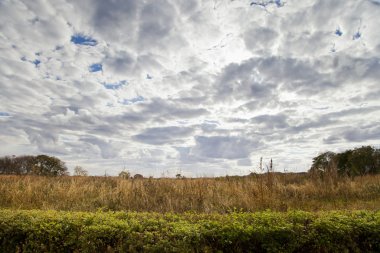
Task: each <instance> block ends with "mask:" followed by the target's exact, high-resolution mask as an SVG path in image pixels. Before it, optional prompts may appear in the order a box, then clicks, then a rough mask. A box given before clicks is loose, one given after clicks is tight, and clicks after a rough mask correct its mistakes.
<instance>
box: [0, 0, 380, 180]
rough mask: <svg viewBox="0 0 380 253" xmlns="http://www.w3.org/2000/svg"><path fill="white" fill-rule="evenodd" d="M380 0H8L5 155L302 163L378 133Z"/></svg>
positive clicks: (220, 171)
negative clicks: (318, 154) (319, 153)
mask: <svg viewBox="0 0 380 253" xmlns="http://www.w3.org/2000/svg"><path fill="white" fill-rule="evenodd" d="M379 16H380V4H379V1H378V0H366V1H355V0H349V1H346V0H337V1H327V0H309V1H302V2H300V1H292V0H290V1H286V2H285V1H280V0H278V1H277V0H276V1H245V0H237V1H212V0H210V1H208V0H206V1H200V0H189V1H174V0H159V1H153V0H148V1H136V0H127V1H124V0H114V1H111V0H95V1H93V0H83V1H71V0H68V1H64V0H55V1H42V0H36V1H26V0H25V1H23V0H15V1H0V24H2V25H0V44H1V47H0V91H1V92H0V125H1V127H0V140H1V143H2V145H0V155H22V154H39V153H47V154H50V155H56V156H58V157H60V158H61V159H63V160H65V161H67V163H68V165H69V168H70V169H73V167H74V166H75V165H81V166H83V167H85V168H86V169H88V170H89V171H90V173H91V174H104V170H107V173H108V174H117V173H118V172H119V171H120V170H121V169H122V168H123V167H124V166H126V167H127V168H128V169H130V170H131V171H132V172H133V173H141V174H144V175H147V176H148V175H153V176H159V175H161V174H162V172H163V171H165V172H166V173H167V172H169V174H171V175H173V176H174V175H175V174H176V173H177V172H178V170H179V169H181V170H182V171H183V173H184V174H185V175H186V176H195V175H199V174H201V175H215V176H216V175H224V174H226V173H227V174H247V173H249V172H250V171H252V170H255V169H257V167H258V166H257V164H258V161H259V160H260V157H264V162H268V161H269V159H270V158H273V160H274V164H275V169H276V170H283V169H287V170H288V171H291V170H293V171H295V170H297V171H304V170H307V169H308V167H309V165H310V161H311V158H312V157H313V156H315V155H316V154H317V153H318V152H322V151H326V150H332V151H340V150H343V149H346V148H352V147H356V146H360V145H379V144H380V143H379V140H380V134H379V133H380V131H379V127H378V126H379V125H380V117H379V115H380V102H379V101H380V99H379V98H380V86H379V79H380V74H379V73H380V71H379V69H380V57H379V55H380V36H379V33H378V27H379V26H380V19H379V18H378V17H379Z"/></svg>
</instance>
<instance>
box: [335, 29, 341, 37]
mask: <svg viewBox="0 0 380 253" xmlns="http://www.w3.org/2000/svg"><path fill="white" fill-rule="evenodd" d="M335 35H338V36H339V37H340V36H342V35H343V32H342V30H340V28H337V29H336V30H335Z"/></svg>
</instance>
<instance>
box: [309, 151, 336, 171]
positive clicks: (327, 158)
mask: <svg viewBox="0 0 380 253" xmlns="http://www.w3.org/2000/svg"><path fill="white" fill-rule="evenodd" d="M334 159H335V153H333V152H330V151H328V152H325V153H322V154H320V155H318V156H316V157H314V158H313V163H312V165H311V169H310V170H311V171H312V172H318V171H321V172H327V171H329V170H330V171H331V170H332V169H333V168H332V167H333V161H334Z"/></svg>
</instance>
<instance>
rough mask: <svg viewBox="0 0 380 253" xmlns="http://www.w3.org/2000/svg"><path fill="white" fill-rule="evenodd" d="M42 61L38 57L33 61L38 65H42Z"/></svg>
mask: <svg viewBox="0 0 380 253" xmlns="http://www.w3.org/2000/svg"><path fill="white" fill-rule="evenodd" d="M40 63H41V61H40V60H38V59H35V60H34V61H33V64H34V65H35V66H36V67H38V65H40Z"/></svg>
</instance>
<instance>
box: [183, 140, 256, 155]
mask: <svg viewBox="0 0 380 253" xmlns="http://www.w3.org/2000/svg"><path fill="white" fill-rule="evenodd" d="M195 142H196V145H195V146H194V147H193V148H191V152H190V154H191V155H194V156H199V157H207V158H222V159H242V158H247V157H248V156H249V155H250V153H251V152H253V151H254V150H255V149H257V148H258V147H259V146H260V144H259V143H258V142H254V141H252V140H249V139H246V138H243V137H235V136H210V137H207V136H196V137H195Z"/></svg>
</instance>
